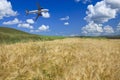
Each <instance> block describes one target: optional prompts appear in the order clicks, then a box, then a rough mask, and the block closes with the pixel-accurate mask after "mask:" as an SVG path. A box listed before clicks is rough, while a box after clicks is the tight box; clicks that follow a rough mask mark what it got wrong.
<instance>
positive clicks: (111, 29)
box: [103, 25, 114, 34]
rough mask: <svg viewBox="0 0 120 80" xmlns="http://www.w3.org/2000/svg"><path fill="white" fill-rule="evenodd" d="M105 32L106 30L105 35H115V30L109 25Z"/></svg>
mask: <svg viewBox="0 0 120 80" xmlns="http://www.w3.org/2000/svg"><path fill="white" fill-rule="evenodd" d="M103 30H104V33H105V34H111V33H114V29H113V28H112V27H111V26H109V25H107V26H105V27H104V28H103Z"/></svg>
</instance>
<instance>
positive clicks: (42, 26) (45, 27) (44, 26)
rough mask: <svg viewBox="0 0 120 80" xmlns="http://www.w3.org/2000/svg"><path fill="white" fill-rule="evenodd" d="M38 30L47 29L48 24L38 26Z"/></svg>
mask: <svg viewBox="0 0 120 80" xmlns="http://www.w3.org/2000/svg"><path fill="white" fill-rule="evenodd" d="M38 30H39V31H48V30H49V26H48V25H41V26H40V27H39V28H38Z"/></svg>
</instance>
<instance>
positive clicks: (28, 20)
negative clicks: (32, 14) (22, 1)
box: [26, 19, 35, 24]
mask: <svg viewBox="0 0 120 80" xmlns="http://www.w3.org/2000/svg"><path fill="white" fill-rule="evenodd" d="M26 22H27V23H29V24H34V23H35V22H34V20H33V19H27V20H26Z"/></svg>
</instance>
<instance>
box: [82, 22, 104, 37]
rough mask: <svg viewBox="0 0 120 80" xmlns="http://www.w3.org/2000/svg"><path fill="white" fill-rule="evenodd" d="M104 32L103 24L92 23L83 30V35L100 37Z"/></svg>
mask: <svg viewBox="0 0 120 80" xmlns="http://www.w3.org/2000/svg"><path fill="white" fill-rule="evenodd" d="M102 32H103V29H102V24H96V23H94V22H90V23H89V24H88V25H86V26H84V27H83V28H82V33H83V34H85V35H100V34H101V33H102Z"/></svg>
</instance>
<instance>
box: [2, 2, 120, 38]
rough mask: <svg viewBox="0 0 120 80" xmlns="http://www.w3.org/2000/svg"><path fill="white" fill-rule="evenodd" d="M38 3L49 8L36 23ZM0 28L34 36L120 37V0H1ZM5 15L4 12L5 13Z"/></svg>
mask: <svg viewBox="0 0 120 80" xmlns="http://www.w3.org/2000/svg"><path fill="white" fill-rule="evenodd" d="M36 3H40V5H41V6H42V7H43V8H45V9H49V12H48V13H44V14H45V15H44V16H43V17H39V19H38V20H37V21H34V19H35V17H36V14H30V15H28V16H26V14H25V10H26V9H28V10H36V9H37V6H36ZM0 4H2V5H0V7H1V8H0V26H7V27H10V28H15V29H18V30H22V31H26V32H29V33H33V34H41V35H62V36H76V35H77V36H78V35H87V36H99V35H119V34H120V6H119V5H120V1H119V0H29V1H28V0H1V1H0ZM2 12H3V13H2Z"/></svg>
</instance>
